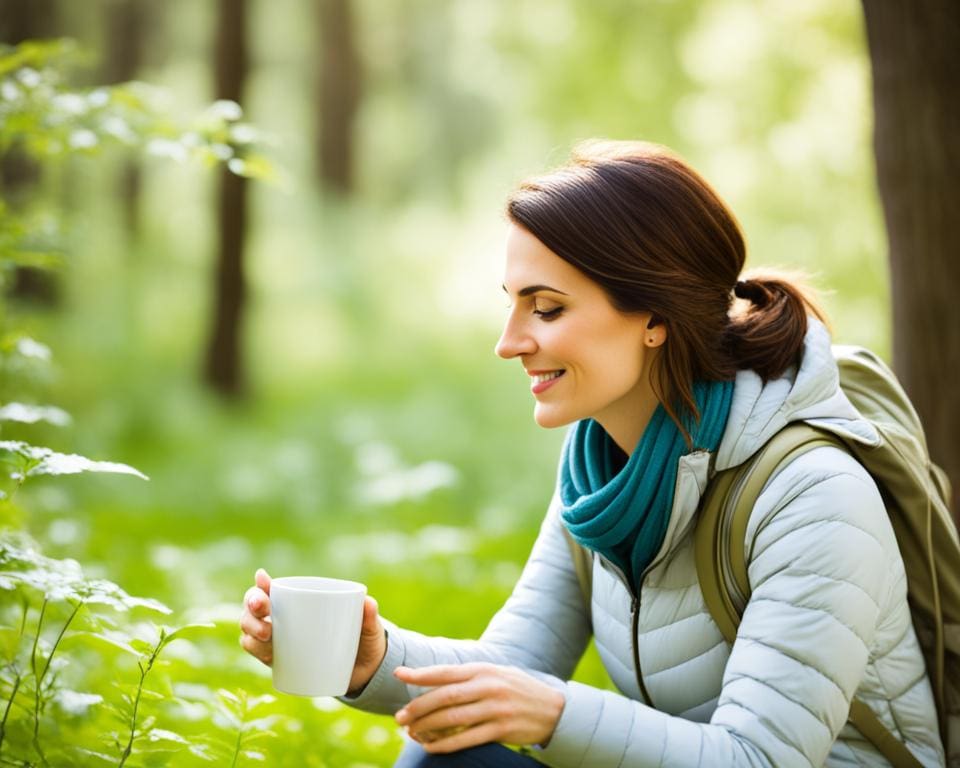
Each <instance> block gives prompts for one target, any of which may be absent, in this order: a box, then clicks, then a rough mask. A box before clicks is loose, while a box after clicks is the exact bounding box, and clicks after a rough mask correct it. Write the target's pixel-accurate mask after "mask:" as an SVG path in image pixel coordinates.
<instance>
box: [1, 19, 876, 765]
mask: <svg viewBox="0 0 960 768" xmlns="http://www.w3.org/2000/svg"><path fill="white" fill-rule="evenodd" d="M0 11H2V17H0V20H2V24H3V26H2V28H0V32H2V41H3V42H5V43H10V44H14V43H17V42H20V41H21V40H24V39H35V38H62V37H66V38H70V39H72V40H74V41H76V44H77V46H78V52H77V53H76V55H75V56H74V59H75V65H74V66H72V67H71V69H70V73H69V77H70V81H71V82H72V83H73V84H75V85H76V87H78V88H83V87H89V86H94V85H99V84H109V83H117V82H123V81H129V80H139V81H143V82H145V83H149V84H151V85H153V86H158V87H160V88H162V89H163V100H164V103H165V108H166V109H167V110H168V111H169V112H170V113H171V114H190V113H193V112H196V111H198V110H200V109H202V108H203V107H204V106H205V105H207V104H209V103H210V102H212V101H214V100H216V99H228V100H233V101H236V102H238V103H239V104H240V105H241V106H242V109H243V120H244V121H245V122H247V123H249V124H250V125H252V126H255V127H256V129H257V130H258V131H259V132H260V135H261V136H262V137H263V142H262V143H263V146H262V147H261V152H262V154H263V155H264V156H265V157H266V158H268V160H269V163H270V165H271V166H272V168H273V171H272V172H271V173H269V174H263V175H264V176H266V177H267V178H266V179H241V178H240V177H238V176H235V175H233V174H231V173H230V172H229V171H228V170H225V169H223V168H221V167H218V166H217V167H204V165H203V164H202V163H196V162H190V161H189V160H182V159H181V157H180V156H181V154H183V153H182V152H178V151H177V149H176V147H171V146H163V145H153V147H152V149H151V151H149V152H147V153H143V152H132V151H124V150H122V149H117V148H114V149H105V150H104V151H102V152H97V153H91V154H90V155H89V156H84V155H83V153H71V154H69V155H65V156H64V157H63V158H62V159H53V160H49V161H45V162H44V163H41V164H36V165H34V166H31V167H29V168H27V169H26V170H25V169H24V168H23V167H22V164H20V166H21V167H17V163H16V162H15V161H10V159H9V158H8V159H7V160H6V161H5V165H4V168H3V176H2V178H3V180H4V200H5V201H6V202H7V203H8V204H11V205H12V204H13V202H14V201H23V202H22V203H18V204H22V205H23V206H24V207H25V208H28V209H29V210H30V211H31V212H32V214H36V215H47V216H49V217H50V218H51V220H53V221H55V222H56V229H55V230H51V234H50V238H51V241H52V242H53V243H54V244H55V245H56V247H57V249H58V250H60V251H62V253H63V254H64V263H65V266H64V267H63V268H62V269H61V270H59V271H57V272H56V273H55V274H53V275H52V276H50V275H44V276H43V278H42V279H37V278H36V276H33V277H31V276H30V275H29V274H26V275H22V276H21V278H20V279H18V280H17V281H16V282H15V283H12V284H11V285H8V286H7V292H8V296H7V298H6V303H7V309H6V317H5V322H6V323H7V324H9V325H16V326H17V327H19V328H23V329H26V330H27V331H28V332H29V334H30V335H31V336H32V337H34V338H37V339H40V340H42V341H43V342H44V343H46V344H47V345H49V347H50V348H51V349H52V352H53V360H54V367H53V373H52V374H51V375H49V376H47V377H46V378H44V379H43V380H42V381H41V382H40V384H39V385H37V386H36V387H35V389H34V390H33V397H34V399H35V401H36V402H43V403H54V404H56V405H58V406H60V407H62V408H63V409H65V410H66V411H68V412H69V413H70V414H71V415H72V417H73V421H72V426H70V427H67V428H57V429H54V428H53V427H51V426H49V425H44V424H42V423H40V424H35V425H14V426H13V427H10V428H7V427H5V435H7V436H9V435H11V434H15V435H16V436H18V437H20V438H21V439H27V440H31V441H34V442H38V443H40V444H43V445H50V446H52V447H54V448H56V449H57V450H59V451H63V452H68V453H69V452H78V453H81V454H83V455H86V456H89V457H92V458H96V459H110V460H114V461H121V462H125V463H128V464H131V465H133V466H135V467H137V468H138V469H139V470H141V471H142V472H144V473H145V474H147V475H149V476H150V478H151V479H150V481H149V482H141V481H139V480H137V479H135V478H127V477H96V476H89V477H87V476H85V477H77V478H69V479H66V480H58V481H56V482H53V481H51V482H48V481H45V480H42V479H41V480H38V481H36V482H33V483H31V485H30V486H29V487H26V488H25V489H24V492H23V496H22V498H21V499H20V503H21V505H22V506H23V508H24V509H25V510H27V511H28V514H25V515H24V521H25V522H24V525H26V527H27V528H28V529H29V530H30V532H31V533H32V534H33V535H34V536H35V537H36V539H37V540H38V541H39V542H41V543H42V545H43V547H44V550H45V552H46V553H47V554H48V555H51V556H54V557H71V558H76V559H77V560H79V561H80V562H81V563H83V566H84V569H85V570H86V572H87V573H88V574H91V575H101V576H103V577H105V578H109V579H111V580H114V581H116V582H118V583H119V584H121V585H123V587H124V588H125V589H127V590H128V591H129V592H131V593H133V594H140V595H144V596H150V597H155V598H158V599H160V600H163V601H164V602H166V603H167V604H168V605H169V606H171V607H172V608H174V609H175V610H176V611H178V612H180V614H181V615H190V616H200V617H213V618H219V619H221V620H222V622H223V623H222V625H221V626H222V629H221V632H220V635H221V637H222V642H221V644H220V645H218V646H217V649H218V650H217V651H216V653H215V654H213V656H215V657H216V658H215V660H213V656H210V657H208V666H207V669H206V672H205V675H206V678H207V683H208V684H210V685H213V686H217V685H225V686H226V685H229V684H230V682H229V681H238V680H239V681H242V683H243V685H244V686H245V687H246V688H247V689H249V690H268V688H269V678H268V677H267V676H266V675H265V671H264V670H261V669H259V667H258V665H257V664H255V663H254V662H252V660H249V659H247V658H245V656H244V654H242V652H241V651H240V649H239V647H238V646H237V645H236V644H235V643H236V637H237V635H238V632H237V630H236V625H235V620H236V618H237V616H238V615H239V611H240V601H241V598H242V595H243V593H244V591H245V590H246V589H247V587H248V586H249V585H250V584H251V583H252V579H253V572H254V570H255V568H257V567H261V566H262V567H265V568H267V570H268V571H270V572H271V573H273V574H275V575H288V574H325V575H333V576H340V577H345V578H352V579H359V580H362V581H365V582H366V583H367V584H368V585H369V589H370V593H371V594H373V595H374V596H376V597H377V598H378V600H379V603H380V608H381V611H382V613H383V614H384V615H386V616H387V617H389V618H391V619H392V620H394V621H396V622H398V623H400V624H402V625H405V626H410V627H412V628H416V629H419V630H421V631H424V632H427V633H439V634H446V635H451V636H476V634H478V633H479V632H480V631H482V629H483V627H484V626H485V624H486V622H487V620H488V619H489V617H490V615H491V614H492V613H493V612H494V611H495V610H496V609H497V607H498V606H499V605H500V604H501V602H502V600H503V599H504V598H505V596H506V595H507V594H508V593H509V590H510V588H511V586H512V584H513V583H514V581H515V580H516V578H517V576H518V575H519V572H520V568H521V566H522V563H523V560H524V558H525V556H526V553H527V551H528V549H529V547H530V545H531V543H532V541H533V539H534V537H535V535H536V530H537V527H538V525H539V520H540V518H541V516H542V514H543V512H544V510H545V508H546V503H547V501H548V500H549V497H550V495H551V492H552V489H553V483H554V470H555V465H556V461H557V456H558V450H559V446H560V441H561V438H562V434H561V432H559V431H553V432H550V431H543V430H541V429H539V428H538V427H537V426H536V424H535V423H534V422H533V419H532V402H531V398H530V395H529V392H528V388H527V384H526V381H525V377H524V376H523V373H522V370H521V368H520V366H519V364H516V363H514V364H511V363H508V362H503V361H501V360H499V359H497V358H496V357H495V356H494V355H493V346H494V343H495V341H496V339H497V336H498V333H499V328H500V324H501V322H502V321H503V319H504V318H505V316H506V309H505V301H504V298H503V295H502V291H501V289H500V283H501V269H502V257H503V241H504V236H505V232H506V223H505V219H504V216H503V204H504V200H505V197H506V195H507V194H508V192H509V191H510V190H511V189H512V188H513V187H514V186H515V185H516V184H517V183H518V181H520V180H521V179H522V178H524V177H525V176H527V175H529V174H533V173H537V172H540V171H543V170H545V169H547V168H549V167H551V166H552V165H556V164H559V163H561V162H563V161H564V160H565V158H566V157H567V155H568V154H569V151H570V148H571V146H572V145H573V144H574V143H575V142H576V141H578V140H581V139H586V138H590V137H609V138H617V139H645V140H648V141H654V142H659V143H663V144H666V145H668V146H670V147H672V148H674V149H675V150H677V151H678V152H680V153H681V154H682V155H683V156H685V157H686V158H687V159H688V160H689V161H690V162H691V164H692V165H693V166H694V167H695V168H697V169H698V170H700V171H701V172H702V173H703V175H704V176H705V177H706V178H707V179H708V180H709V181H710V182H711V183H712V184H713V185H714V186H715V187H716V188H717V190H718V191H719V192H720V194H721V195H722V196H723V197H724V198H725V199H726V201H727V202H728V203H729V204H730V206H731V207H732V209H733V210H734V212H735V213H736V214H737V216H738V217H739V219H740V222H741V224H742V226H743V229H744V231H745V233H746V236H747V241H748V249H749V250H748V253H749V260H748V266H757V265H767V264H775V265H779V266H785V267H789V268H796V269H801V270H805V271H807V272H809V273H810V274H811V275H812V276H813V278H814V283H815V284H816V285H818V286H819V287H820V288H821V289H822V291H823V294H822V296H823V299H824V303H825V305H826V307H827V309H828V312H829V314H830V316H831V318H832V320H833V322H834V327H835V328H834V329H835V336H836V338H837V339H838V340H839V341H843V342H850V343H861V344H866V345H868V346H871V347H873V348H874V349H876V350H877V351H879V352H881V354H884V355H888V354H889V352H890V340H889V333H890V328H889V298H888V276H887V267H886V260H885V251H886V245H885V236H884V231H883V222H882V216H881V213H880V209H879V203H878V200H877V195H876V183H875V178H874V171H873V156H872V151H871V141H870V131H871V110H870V63H869V58H868V55H867V49H866V41H865V37H864V29H863V18H862V16H863V12H862V10H861V8H860V5H859V4H858V3H857V2H855V0H805V2H802V3H798V2H794V1H793V0H762V1H753V0H751V1H750V2H747V1H745V0H710V2H699V1H696V0H669V1H668V0H650V1H649V2H643V3H637V2H627V1H626V0H589V2H588V1H587V0H509V1H507V0H392V1H389V0H269V1H268V0H221V1H220V2H215V1H214V0H205V1H203V2H197V1H196V0H163V2H160V0H156V1H154V2H151V1H150V0H83V2H73V1H71V0H29V2H26V1H23V0H21V1H20V2H16V1H15V0H5V1H4V2H0ZM579 674H580V675H581V676H582V677H583V679H586V680H589V681H591V682H596V683H597V684H603V680H602V675H601V673H600V671H599V670H598V667H597V663H596V661H595V659H594V658H593V657H592V656H588V658H587V659H586V660H585V662H584V665H583V667H582V669H581V671H580V673H579ZM284 701H290V700H287V699H286V698H285V699H284ZM308 704H309V703H302V702H296V703H289V704H284V703H283V702H281V703H279V704H277V706H278V707H280V706H288V709H289V714H290V717H291V722H294V721H295V722H299V723H301V724H306V725H303V726H302V727H303V728H305V729H306V731H305V732H304V731H301V732H299V735H298V736H296V737H294V736H291V735H290V734H292V733H294V732H295V731H296V728H295V727H293V726H291V729H292V730H290V734H288V738H290V739H293V738H297V739H301V740H303V739H308V740H309V742H310V743H314V744H316V743H321V744H322V743H326V742H327V741H330V742H331V743H333V742H336V743H338V744H340V745H341V746H340V747H338V748H342V749H345V750H347V752H345V753H344V754H347V753H350V750H351V749H353V748H354V747H350V746H343V745H350V744H353V745H357V744H366V747H363V749H368V750H369V752H370V755H373V757H371V756H370V755H367V756H366V757H363V758H362V759H363V760H366V761H367V762H365V763H363V764H371V761H372V762H373V763H375V764H383V765H389V764H390V759H391V758H392V755H393V754H394V753H395V751H396V747H397V744H398V743H399V742H398V741H397V734H396V733H395V731H394V729H393V728H392V723H391V722H388V721H386V720H382V719H378V718H374V717H372V716H354V715H352V714H342V715H341V711H340V710H339V709H338V708H337V706H336V705H328V704H321V705H318V706H319V708H318V707H313V708H311V707H310V706H308ZM316 712H320V714H321V715H322V716H323V717H324V718H327V719H325V720H323V721H322V722H323V725H322V727H321V726H317V725H315V721H313V720H311V719H310V718H311V717H313V716H314V715H313V714H311V713H316ZM344 712H345V710H344ZM318 716H320V715H318ZM317 722H319V721H317ZM311 723H314V725H313V726H311V725H310V724H311ZM338 723H339V725H338ZM311 728H319V729H320V730H319V731H317V730H314V731H311ZM318 734H319V735H318ZM289 743H290V742H288V744H289ZM360 748H361V747H359V746H358V747H356V749H360ZM316 749H317V750H320V751H321V752H322V749H321V748H320V747H316ZM301 754H302V753H301ZM350 754H352V753H350ZM339 759H340V758H338V759H337V760H339ZM352 759H354V758H353V757H351V758H350V760H352ZM356 759H357V760H361V758H359V757H357V758H356ZM317 760H319V758H317ZM337 760H334V761H333V762H330V763H329V764H331V765H347V764H349V760H348V759H347V758H346V757H344V758H342V760H343V761H342V762H338V761H337ZM378 761H379V762H378ZM271 764H272V763H271ZM277 764H279V762H278V763H277ZM299 764H301V765H302V764H307V763H299ZM310 764H317V765H322V764H326V763H324V762H322V760H321V761H319V762H314V763H310ZM357 764H360V763H357Z"/></svg>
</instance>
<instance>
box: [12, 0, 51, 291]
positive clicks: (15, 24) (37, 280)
mask: <svg viewBox="0 0 960 768" xmlns="http://www.w3.org/2000/svg"><path fill="white" fill-rule="evenodd" d="M55 33H56V7H55V5H54V0H0V42H3V43H6V44H8V45H17V44H19V43H22V42H23V41H24V40H35V39H39V38H47V37H53V36H54V35H55ZM39 181H40V166H39V165H38V164H37V162H36V161H34V160H33V159H32V158H30V157H29V156H27V154H26V153H25V152H23V151H22V150H21V149H20V147H18V146H17V145H14V146H12V147H11V148H10V149H9V150H8V151H7V152H6V153H5V154H4V155H3V157H0V194H2V196H3V201H4V203H6V204H7V205H9V206H10V207H11V208H12V209H14V210H16V211H23V210H24V209H26V207H27V205H28V201H29V200H30V198H31V197H32V196H33V195H35V194H36V190H37V184H38V182H39ZM9 290H10V293H11V295H13V296H14V297H15V298H17V299H21V300H26V301H33V302H37V303H39V304H43V305H46V306H54V305H56V304H57V303H58V302H59V301H60V282H59V279H58V276H57V275H56V274H55V273H53V272H50V271H46V270H40V269H33V268H32V267H17V268H16V270H15V272H14V275H13V280H12V282H11V284H10V289H9Z"/></svg>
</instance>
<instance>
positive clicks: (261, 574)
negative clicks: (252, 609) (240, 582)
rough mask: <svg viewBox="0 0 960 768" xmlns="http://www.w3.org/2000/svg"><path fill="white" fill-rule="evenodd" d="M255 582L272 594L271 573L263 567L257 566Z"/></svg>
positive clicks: (265, 591)
mask: <svg viewBox="0 0 960 768" xmlns="http://www.w3.org/2000/svg"><path fill="white" fill-rule="evenodd" d="M253 578H254V583H256V585H257V586H258V587H260V589H262V590H263V591H264V593H266V594H268V595H269V594H270V574H269V573H267V572H266V571H265V570H264V569H263V568H257V573H256V575H255V576H254V577H253Z"/></svg>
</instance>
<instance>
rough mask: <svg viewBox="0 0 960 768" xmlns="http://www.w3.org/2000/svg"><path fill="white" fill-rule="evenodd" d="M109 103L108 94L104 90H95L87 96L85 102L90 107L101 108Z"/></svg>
mask: <svg viewBox="0 0 960 768" xmlns="http://www.w3.org/2000/svg"><path fill="white" fill-rule="evenodd" d="M109 101H110V92H109V91H107V89H106V88H97V89H96V90H93V91H90V93H88V94H87V102H88V103H89V104H90V106H91V107H103V106H106V105H107V104H108V103H109Z"/></svg>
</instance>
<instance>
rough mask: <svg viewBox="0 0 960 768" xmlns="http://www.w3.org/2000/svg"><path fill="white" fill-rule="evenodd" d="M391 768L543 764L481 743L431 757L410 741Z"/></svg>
mask: <svg viewBox="0 0 960 768" xmlns="http://www.w3.org/2000/svg"><path fill="white" fill-rule="evenodd" d="M393 768H543V763H539V762H537V761H536V760H534V759H533V758H532V757H527V756H526V755H521V754H518V753H517V752H514V751H513V750H511V749H507V748H506V747H504V746H503V745H501V744H483V745H481V746H479V747H473V748H471V749H464V750H462V751H460V752H451V753H450V754H449V755H431V754H429V753H428V752H424V751H423V749H421V748H420V745H419V744H417V743H416V742H411V743H409V744H407V746H406V747H405V748H404V750H403V752H401V753H400V757H398V758H397V762H395V763H394V764H393Z"/></svg>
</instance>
